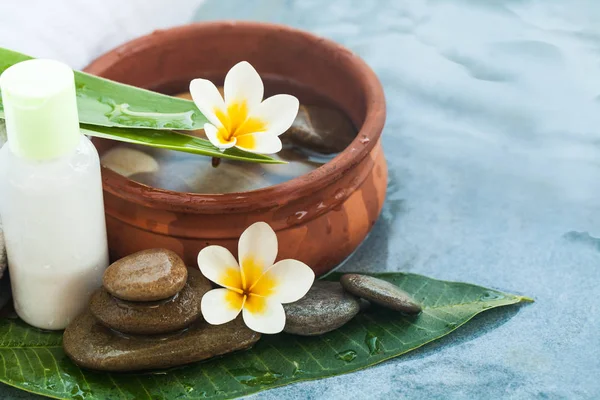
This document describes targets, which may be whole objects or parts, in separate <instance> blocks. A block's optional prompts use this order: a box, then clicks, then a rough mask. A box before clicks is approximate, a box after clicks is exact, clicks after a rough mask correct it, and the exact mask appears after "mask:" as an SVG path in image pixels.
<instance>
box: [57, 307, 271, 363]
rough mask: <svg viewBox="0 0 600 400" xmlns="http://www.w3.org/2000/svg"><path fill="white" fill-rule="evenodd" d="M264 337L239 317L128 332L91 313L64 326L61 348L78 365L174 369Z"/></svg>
mask: <svg viewBox="0 0 600 400" xmlns="http://www.w3.org/2000/svg"><path fill="white" fill-rule="evenodd" d="M258 339H260V333H256V332H254V331H252V330H250V329H248V328H247V327H246V325H245V324H244V322H243V321H242V319H241V316H240V317H238V318H237V319H236V320H234V321H232V322H229V323H227V324H224V325H210V324H208V323H206V322H204V321H196V322H195V323H193V324H192V325H191V326H190V327H189V328H188V329H187V330H185V331H182V332H178V333H172V334H168V335H154V336H128V335H123V334H119V333H117V332H114V331H113V330H111V329H109V328H107V327H106V326H104V325H102V324H101V323H100V322H99V321H98V320H97V319H96V318H94V316H93V315H92V314H91V313H90V312H87V311H86V312H85V313H83V314H81V315H80V316H79V317H77V318H76V319H75V320H74V321H73V322H72V323H71V324H70V325H69V326H68V327H67V329H66V330H65V333H64V336H63V348H64V350H65V353H66V354H67V356H69V358H70V359H71V360H73V361H74V362H75V363H76V364H77V365H79V366H80V367H84V368H89V369H94V370H101V371H114V372H125V371H139V370H149V369H159V368H170V367H175V366H178V365H184V364H189V363H192V362H196V361H202V360H206V359H209V358H212V357H216V356H220V355H223V354H227V353H231V352H233V351H237V350H243V349H247V348H249V347H252V345H253V344H254V343H256V342H257V341H258Z"/></svg>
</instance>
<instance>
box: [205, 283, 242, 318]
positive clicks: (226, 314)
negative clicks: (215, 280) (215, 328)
mask: <svg viewBox="0 0 600 400" xmlns="http://www.w3.org/2000/svg"><path fill="white" fill-rule="evenodd" d="M243 306H244V296H243V295H241V294H239V293H236V292H234V291H232V290H229V289H213V290H209V291H208V292H206V294H205V295H204V296H202V300H201V301H200V309H201V310H202V316H203V317H204V320H205V321H206V322H208V323H209V324H211V325H221V324H225V323H227V322H229V321H233V320H234V319H235V317H237V316H238V314H239V313H240V311H241V310H242V307H243Z"/></svg>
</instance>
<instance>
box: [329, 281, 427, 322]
mask: <svg viewBox="0 0 600 400" xmlns="http://www.w3.org/2000/svg"><path fill="white" fill-rule="evenodd" d="M340 284H341V285H342V287H343V288H344V289H345V290H346V291H348V292H350V293H352V294H354V295H356V296H358V297H360V298H363V299H365V300H369V301H370V302H371V303H375V304H379V305H380V306H383V307H386V308H390V309H392V310H396V311H401V312H404V313H407V314H418V313H420V312H421V306H420V305H419V304H418V303H417V302H416V301H415V300H414V299H413V298H412V297H410V295H409V294H408V293H406V292H405V291H404V290H402V289H400V288H399V287H398V286H396V285H393V284H391V283H389V282H387V281H384V280H383V279H379V278H374V277H372V276H366V275H359V274H345V275H343V276H342V277H341V278H340Z"/></svg>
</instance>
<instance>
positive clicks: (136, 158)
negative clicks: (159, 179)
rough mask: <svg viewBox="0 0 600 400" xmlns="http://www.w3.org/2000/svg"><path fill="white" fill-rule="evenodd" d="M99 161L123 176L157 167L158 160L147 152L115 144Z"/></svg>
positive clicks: (145, 171)
mask: <svg viewBox="0 0 600 400" xmlns="http://www.w3.org/2000/svg"><path fill="white" fill-rule="evenodd" d="M100 162H101V163H102V165H103V166H105V167H106V168H109V169H112V170H113V171H115V172H116V173H118V174H121V175H123V176H125V177H130V176H132V175H135V174H141V173H148V172H156V171H158V169H159V165H158V162H157V161H156V160H155V159H154V158H153V157H152V156H150V155H149V154H148V153H147V152H145V151H141V150H138V149H134V148H131V147H128V146H123V145H116V146H115V147H113V148H112V149H110V150H109V151H107V152H106V153H104V154H103V155H102V158H101V160H100Z"/></svg>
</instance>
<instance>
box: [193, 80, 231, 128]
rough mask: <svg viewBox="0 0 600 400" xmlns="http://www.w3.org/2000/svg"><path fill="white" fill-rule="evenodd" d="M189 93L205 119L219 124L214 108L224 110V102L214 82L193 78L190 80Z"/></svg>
mask: <svg viewBox="0 0 600 400" xmlns="http://www.w3.org/2000/svg"><path fill="white" fill-rule="evenodd" d="M190 94H191V95H192V99H193V100H194V103H195V104H196V107H198V110H200V112H201V113H202V114H204V116H205V117H206V119H208V120H209V121H210V123H211V124H213V125H215V126H221V121H219V118H217V114H216V111H215V110H222V111H223V110H225V102H224V101H223V97H221V93H219V89H217V87H216V86H215V84H214V83H212V82H211V81H209V80H207V79H194V80H192V81H191V82H190Z"/></svg>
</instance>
